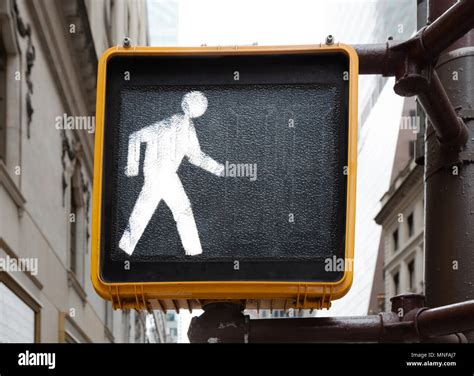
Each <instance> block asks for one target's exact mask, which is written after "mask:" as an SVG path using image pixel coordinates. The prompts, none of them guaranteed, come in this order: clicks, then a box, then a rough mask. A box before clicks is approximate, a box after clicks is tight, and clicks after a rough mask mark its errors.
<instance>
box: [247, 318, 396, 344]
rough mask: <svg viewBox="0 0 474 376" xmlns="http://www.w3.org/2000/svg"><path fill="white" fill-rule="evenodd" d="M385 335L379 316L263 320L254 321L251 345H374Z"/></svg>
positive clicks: (251, 331)
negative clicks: (343, 343) (363, 343)
mask: <svg viewBox="0 0 474 376" xmlns="http://www.w3.org/2000/svg"><path fill="white" fill-rule="evenodd" d="M393 316H394V317H395V316H396V315H393ZM397 321H398V320H397ZM382 331H383V325H382V317H381V316H378V315H373V316H362V317H344V318H337V317H321V318H299V319H260V320H250V328H249V333H250V334H249V342H250V343H296V342H298V343H318V342H323V343H331V342H333V343H334V342H346V343H347V342H350V343H362V342H368V343H373V342H378V341H379V340H380V337H381V334H382Z"/></svg>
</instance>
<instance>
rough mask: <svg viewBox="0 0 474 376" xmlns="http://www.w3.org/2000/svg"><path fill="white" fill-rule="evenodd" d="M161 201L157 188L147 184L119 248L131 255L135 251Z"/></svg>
mask: <svg viewBox="0 0 474 376" xmlns="http://www.w3.org/2000/svg"><path fill="white" fill-rule="evenodd" d="M160 200H161V192H159V191H158V190H157V189H156V187H153V186H147V185H146V184H145V185H144V186H143V188H142V191H141V192H140V195H139V196H138V200H137V202H136V203H135V206H134V208H133V211H132V214H131V215H130V219H129V221H128V226H127V228H126V229H125V231H124V233H123V235H122V238H121V239H120V242H119V247H120V248H121V249H122V250H124V251H125V252H127V253H128V254H129V255H131V254H132V253H133V251H134V250H135V247H136V246H137V244H138V241H139V240H140V238H141V237H142V235H143V232H144V231H145V228H146V226H147V225H148V222H150V219H151V217H152V216H153V213H154V212H155V210H156V208H157V206H158V204H159V203H160Z"/></svg>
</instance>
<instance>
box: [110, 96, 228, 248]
mask: <svg viewBox="0 0 474 376" xmlns="http://www.w3.org/2000/svg"><path fill="white" fill-rule="evenodd" d="M181 107H182V108H183V112H184V114H176V115H173V116H171V117H170V118H168V119H165V120H163V121H160V122H158V123H155V124H153V125H151V126H149V127H146V128H143V129H141V130H139V131H137V132H135V133H132V134H131V135H130V139H129V144H128V160H127V167H126V169H125V175H127V176H129V177H131V176H137V175H138V170H139V164H140V144H141V143H142V142H143V143H145V144H146V151H145V159H144V165H143V174H144V180H145V182H144V184H143V188H142V190H141V192H140V195H139V196H138V200H137V202H136V203H135V207H134V208H133V211H132V214H131V215H130V219H129V222H128V226H127V228H126V229H125V231H124V233H123V235H122V238H121V239H120V242H119V247H120V248H121V249H122V250H123V251H125V252H126V253H128V254H129V255H131V254H132V253H133V251H134V250H135V247H136V246H137V244H138V241H139V240H140V238H141V236H142V235H143V232H144V231H145V228H146V227H147V225H148V222H149V221H150V219H151V217H152V216H153V213H154V212H155V210H156V208H157V207H158V204H159V203H160V201H161V200H163V201H164V202H166V204H167V205H168V207H169V208H170V210H171V212H172V213H173V218H174V220H175V222H176V225H177V228H178V233H179V236H180V237H181V243H182V244H183V248H184V250H185V252H186V255H191V256H193V255H199V254H201V253H202V246H201V241H200V240H199V234H198V231H197V227H196V222H195V220H194V215H193V211H192V209H191V203H190V202H189V199H188V196H187V195H186V192H185V190H184V188H183V185H182V184H181V180H180V179H179V177H178V174H177V170H178V168H179V166H180V164H181V162H182V160H183V158H184V157H187V158H188V160H189V162H191V163H192V164H194V165H196V166H198V167H201V168H202V169H204V170H206V171H209V172H210V173H212V174H214V175H217V176H223V174H224V165H222V164H221V163H218V162H216V161H215V160H214V159H212V158H211V157H209V156H208V155H206V154H205V153H204V152H202V151H201V147H200V145H199V140H198V138H197V135H196V130H195V129H194V125H193V122H192V120H191V119H193V118H197V117H199V116H201V115H203V114H204V113H205V112H206V110H207V98H206V97H205V96H204V94H202V93H201V92H199V91H192V92H190V93H187V94H186V95H185V96H184V97H183V101H182V103H181Z"/></svg>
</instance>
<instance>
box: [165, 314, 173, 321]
mask: <svg viewBox="0 0 474 376" xmlns="http://www.w3.org/2000/svg"><path fill="white" fill-rule="evenodd" d="M166 321H174V313H167V314H166Z"/></svg>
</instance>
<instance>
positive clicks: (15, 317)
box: [0, 0, 148, 342]
mask: <svg viewBox="0 0 474 376" xmlns="http://www.w3.org/2000/svg"><path fill="white" fill-rule="evenodd" d="M125 36H129V37H131V38H132V40H133V41H134V43H137V44H143V45H146V44H147V39H148V33H147V16H146V1H145V0H115V1H114V0H1V1H0V342H147V341H148V340H147V330H146V329H147V328H146V323H145V322H146V315H145V314H143V313H140V314H137V313H135V312H120V311H113V310H112V307H111V305H110V303H108V302H105V301H104V300H102V299H101V298H100V297H99V296H98V295H97V294H96V293H95V292H94V290H93V287H92V285H91V282H90V278H89V274H90V226H91V192H92V178H93V172H92V170H93V144H94V126H95V118H94V114H95V89H96V87H95V85H96V71H97V61H98V56H100V55H101V54H102V52H103V51H104V50H105V49H106V48H108V47H110V46H113V45H116V44H117V43H119V42H120V41H121V40H122V39H123V37H125Z"/></svg>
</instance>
